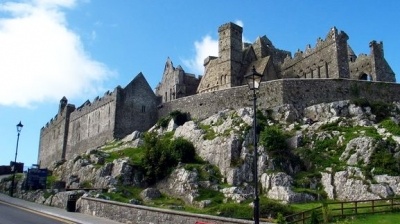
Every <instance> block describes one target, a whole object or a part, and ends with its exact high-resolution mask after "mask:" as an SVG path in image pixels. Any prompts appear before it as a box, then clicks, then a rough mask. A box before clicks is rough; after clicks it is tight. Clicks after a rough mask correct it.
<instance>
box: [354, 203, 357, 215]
mask: <svg viewBox="0 0 400 224" xmlns="http://www.w3.org/2000/svg"><path fill="white" fill-rule="evenodd" d="M354 205H355V209H356V215H357V202H354Z"/></svg>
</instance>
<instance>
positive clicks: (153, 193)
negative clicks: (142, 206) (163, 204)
mask: <svg viewBox="0 0 400 224" xmlns="http://www.w3.org/2000/svg"><path fill="white" fill-rule="evenodd" d="M140 197H141V198H142V200H143V201H151V200H153V199H156V198H159V197H161V192H160V191H159V190H158V189H157V188H146V189H144V190H143V191H142V192H141V193H140Z"/></svg>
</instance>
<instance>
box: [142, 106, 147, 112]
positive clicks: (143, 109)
mask: <svg viewBox="0 0 400 224" xmlns="http://www.w3.org/2000/svg"><path fill="white" fill-rule="evenodd" d="M145 112H146V106H144V105H143V106H142V113H145Z"/></svg>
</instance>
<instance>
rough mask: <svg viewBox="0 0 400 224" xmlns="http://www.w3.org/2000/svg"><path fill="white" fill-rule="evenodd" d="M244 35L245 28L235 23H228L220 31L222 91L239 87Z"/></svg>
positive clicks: (219, 47)
mask: <svg viewBox="0 0 400 224" xmlns="http://www.w3.org/2000/svg"><path fill="white" fill-rule="evenodd" d="M242 33H243V28H242V27H240V26H238V25H236V24H234V23H226V24H224V25H222V26H220V27H219V29H218V34H219V41H218V49H219V52H218V54H219V58H220V66H221V67H220V68H221V70H220V75H221V76H220V82H221V87H222V89H225V88H229V87H232V86H236V85H237V80H238V79H239V77H238V76H239V72H240V68H241V62H242V49H243V48H242V47H243V43H242Z"/></svg>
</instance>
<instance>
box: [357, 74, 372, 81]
mask: <svg viewBox="0 0 400 224" xmlns="http://www.w3.org/2000/svg"><path fill="white" fill-rule="evenodd" d="M359 77H360V78H359V79H360V80H365V81H372V77H371V75H368V74H365V73H362V74H361V75H360V76H359Z"/></svg>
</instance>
